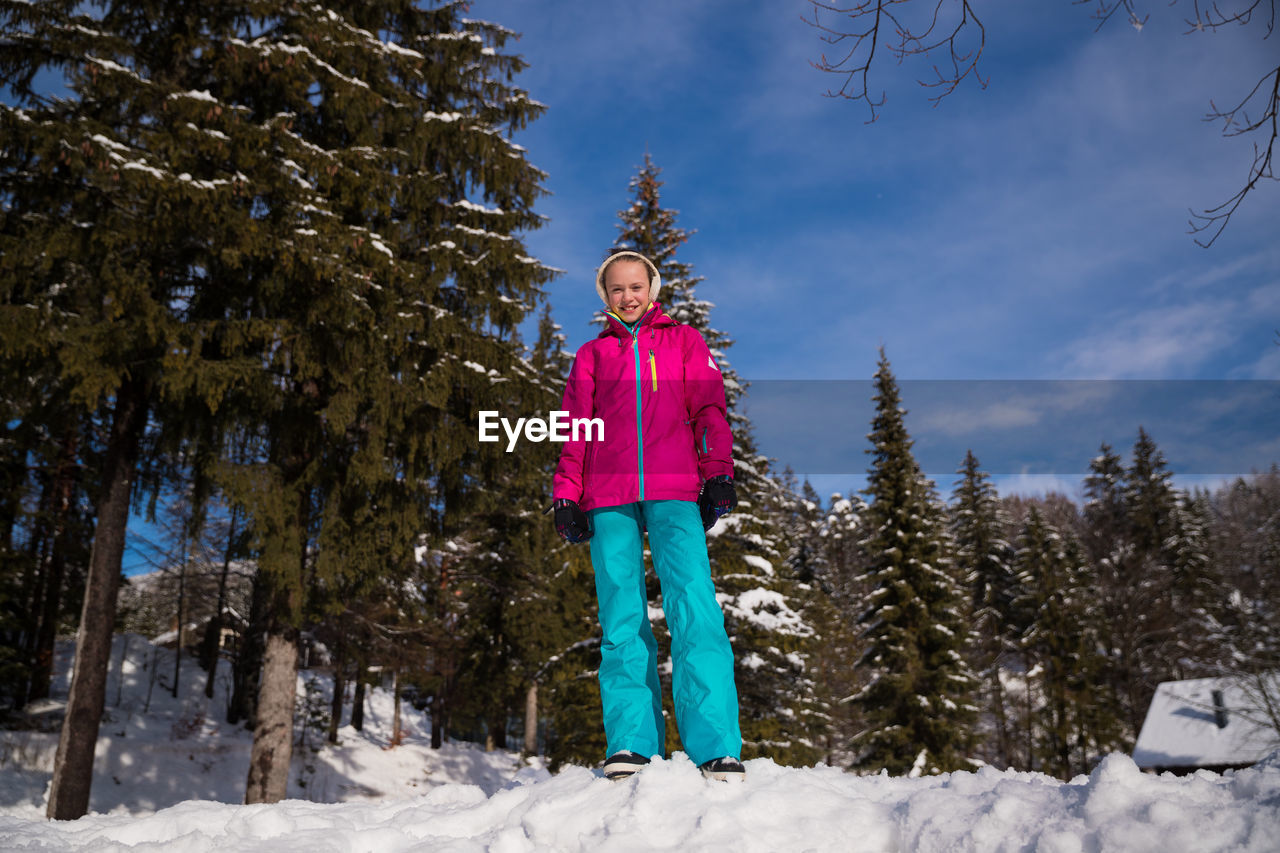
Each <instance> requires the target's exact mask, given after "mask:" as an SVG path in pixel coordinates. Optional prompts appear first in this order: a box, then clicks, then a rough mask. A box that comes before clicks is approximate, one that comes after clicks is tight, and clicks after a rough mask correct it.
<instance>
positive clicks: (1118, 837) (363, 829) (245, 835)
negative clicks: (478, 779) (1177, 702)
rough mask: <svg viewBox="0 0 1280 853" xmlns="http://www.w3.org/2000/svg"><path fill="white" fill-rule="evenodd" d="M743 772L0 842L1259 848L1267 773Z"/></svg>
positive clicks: (90, 847)
mask: <svg viewBox="0 0 1280 853" xmlns="http://www.w3.org/2000/svg"><path fill="white" fill-rule="evenodd" d="M747 774H748V775H747V780H746V782H745V783H743V784H740V785H736V784H725V783H718V782H708V781H707V780H705V779H703V778H702V777H701V775H700V774H699V773H698V771H697V769H696V768H695V767H694V766H693V764H692V763H691V762H690V761H689V760H688V759H687V758H686V757H685V756H684V755H683V754H681V753H677V754H676V755H675V756H674V757H673V758H672V759H670V760H667V761H655V762H654V763H653V764H652V765H650V766H649V767H647V768H645V769H644V770H643V771H642V772H641V773H639V774H637V775H636V776H634V777H632V778H631V779H629V780H626V781H623V782H609V781H607V780H605V779H603V778H602V777H601V776H600V775H599V772H598V771H592V770H588V769H585V768H581V767H571V768H567V769H565V770H564V771H563V772H561V773H559V774H558V775H555V776H549V775H548V774H547V773H546V772H545V771H540V770H527V771H523V772H521V773H518V774H517V775H516V777H515V778H514V779H513V780H511V781H510V782H508V783H507V785H506V787H504V788H502V789H500V790H498V791H496V792H495V793H493V794H492V795H486V794H485V792H484V790H483V789H482V788H481V787H480V786H478V785H469V784H457V783H454V784H447V785H441V786H438V787H435V788H432V789H431V790H430V791H428V792H426V793H425V794H424V795H422V796H418V797H415V798H404V799H383V800H380V801H377V802H349V803H340V804H332V805H323V804H319V803H310V802H302V801H297V800H289V801H285V802H283V803H279V804H276V805H272V806H231V805H223V804H218V803H207V802H187V803H182V804H180V805H177V806H173V807H171V808H167V809H164V810H162V811H159V812H156V813H155V814H152V815H148V816H143V817H131V816H126V815H91V816H89V817H85V818H82V819H80V820H78V821H73V822H66V823H46V822H43V821H32V820H27V819H22V818H16V817H0V848H3V849H6V850H17V849H20V850H71V851H95V852H96V851H123V850H135V851H137V850H147V851H153V850H154V851H158V850H164V851H193V853H194V851H213V850H224V849H234V850H239V851H270V852H271V853H290V852H291V851H298V853H323V851H378V853H390V851H402V850H450V851H502V853H517V851H532V850H563V851H574V850H584V851H585V850H591V851H624V850H625V851H629V850H734V851H777V850H816V851H827V850H829V851H837V850H839V851H846V850H850V849H857V850H859V851H863V852H864V853H872V851H898V850H911V851H942V850H983V851H1029V850H1036V851H1046V853H1077V851H1085V850H1107V851H1175V850H1193V849H1194V850H1198V851H1201V850H1221V851H1228V850H1229V851H1259V853H1262V851H1274V850H1275V844H1276V839H1277V838H1280V767H1276V766H1275V765H1274V763H1272V762H1269V763H1268V765H1267V766H1265V767H1261V768H1250V769H1248V770H1242V771H1236V772H1231V773H1227V774H1225V775H1218V774H1214V773H1208V772H1204V771H1202V772H1199V773H1196V774H1194V775H1192V776H1186V777H1174V776H1171V775H1168V774H1166V775H1162V776H1153V775H1150V774H1144V773H1141V772H1140V771H1139V770H1138V768H1137V766H1136V765H1135V764H1134V763H1133V761H1132V760H1131V759H1129V758H1127V757H1126V756H1123V755H1112V756H1109V757H1108V758H1107V759H1105V760H1104V761H1103V762H1102V763H1101V764H1100V765H1099V766H1098V768H1097V769H1096V770H1095V771H1094V772H1093V773H1092V774H1091V775H1089V776H1087V777H1085V776H1081V777H1078V778H1076V779H1074V780H1072V781H1071V782H1069V783H1063V782H1059V781H1057V780H1055V779H1052V778H1050V777H1047V776H1042V775H1040V774H1035V773H1018V772H1014V771H1005V772H1001V771H997V770H993V769H989V768H988V769H982V770H979V771H978V772H976V773H952V774H948V775H943V776H937V777H929V778H921V779H907V778H901V777H891V776H887V775H881V776H854V775H851V774H848V773H844V772H842V771H840V770H838V769H835V768H829V767H824V766H819V767H814V768H808V769H796V768H787V767H780V766H778V765H776V764H774V763H773V762H771V761H769V760H767V759H756V760H753V761H748V762H747Z"/></svg>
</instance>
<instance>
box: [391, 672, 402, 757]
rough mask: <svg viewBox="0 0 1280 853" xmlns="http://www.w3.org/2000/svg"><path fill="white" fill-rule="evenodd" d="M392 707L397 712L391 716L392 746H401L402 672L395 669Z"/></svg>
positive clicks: (392, 676) (393, 673) (392, 674)
mask: <svg viewBox="0 0 1280 853" xmlns="http://www.w3.org/2000/svg"><path fill="white" fill-rule="evenodd" d="M391 684H392V688H391V696H392V699H391V705H392V708H394V709H395V710H394V711H393V712H392V714H391V745H392V746H399V745H400V741H401V739H402V738H401V735H402V732H401V731H400V670H399V669H393V670H392V671H391Z"/></svg>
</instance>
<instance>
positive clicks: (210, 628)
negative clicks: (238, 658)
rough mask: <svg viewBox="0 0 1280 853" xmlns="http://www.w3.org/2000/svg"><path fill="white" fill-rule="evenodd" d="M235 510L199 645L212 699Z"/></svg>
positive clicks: (206, 685)
mask: <svg viewBox="0 0 1280 853" xmlns="http://www.w3.org/2000/svg"><path fill="white" fill-rule="evenodd" d="M236 512H237V510H236V508H235V507H232V508H231V520H230V522H229V524H228V527H227V547H226V548H225V549H223V552H222V573H221V574H220V575H219V576H218V606H217V609H215V610H214V611H213V618H212V619H210V620H209V624H208V625H207V626H206V627H205V632H204V640H203V642H202V643H201V645H200V666H201V667H203V668H204V671H205V672H207V673H208V674H209V677H208V678H206V679H205V682H204V695H205V698H207V699H212V698H213V685H214V679H215V677H216V676H217V674H218V660H219V658H220V657H221V650H222V614H223V613H225V612H226V609H227V577H228V576H229V575H230V574H231V552H232V548H233V543H234V542H235V539H236Z"/></svg>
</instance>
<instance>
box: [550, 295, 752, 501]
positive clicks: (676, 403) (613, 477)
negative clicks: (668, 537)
mask: <svg viewBox="0 0 1280 853" xmlns="http://www.w3.org/2000/svg"><path fill="white" fill-rule="evenodd" d="M607 316H608V318H609V327H608V328H607V329H605V330H604V331H603V332H601V333H600V336H599V337H597V338H596V339H595V340H592V341H588V342H587V343H585V344H583V345H582V346H581V347H580V348H579V349H578V353H577V356H576V357H575V358H574V361H573V368H572V369H571V370H570V371H569V381H568V384H567V385H566V386H565V390H564V403H563V405H562V406H561V408H562V409H564V410H565V411H567V412H568V413H569V417H570V418H571V419H577V418H599V419H601V420H602V421H603V422H604V440H603V441H594V440H591V441H588V440H586V431H585V430H581V429H580V430H579V433H578V440H577V441H572V440H571V441H567V442H565V444H564V448H563V449H562V450H561V451H560V464H559V465H557V466H556V473H555V479H554V480H553V481H552V497H554V498H568V499H569V500H573V501H577V502H578V504H579V506H581V507H582V509H584V510H589V509H593V508H595V507H601V506H618V505H620V504H627V503H632V502H634V501H642V500H671V499H675V500H687V501H692V500H697V497H698V490H699V488H700V487H701V485H702V481H703V480H706V479H708V478H710V477H714V476H716V475H719V474H728V475H730V476H732V475H733V436H732V434H731V433H730V432H729V422H728V420H727V419H726V417H725V397H724V379H723V378H722V377H721V376H720V368H718V367H717V366H716V363H715V360H714V359H712V357H711V352H710V351H709V350H708V349H707V344H706V341H704V340H703V339H702V336H701V335H700V334H698V332H697V330H696V329H694V328H693V327H691V326H683V325H680V324H679V323H677V322H675V321H674V320H672V319H671V318H670V317H668V316H667V315H666V314H665V313H663V311H662V306H661V305H660V304H659V303H657V302H655V303H654V304H653V305H652V306H651V307H650V309H649V310H648V311H647V312H646V313H645V315H644V316H643V317H641V318H640V320H639V322H637V323H636V325H635V330H634V332H633V331H630V330H628V329H627V327H626V326H625V325H623V324H622V322H621V321H620V320H618V318H617V317H615V316H614V315H612V314H608V315H607ZM595 437H596V436H595V434H594V433H593V434H591V438H595Z"/></svg>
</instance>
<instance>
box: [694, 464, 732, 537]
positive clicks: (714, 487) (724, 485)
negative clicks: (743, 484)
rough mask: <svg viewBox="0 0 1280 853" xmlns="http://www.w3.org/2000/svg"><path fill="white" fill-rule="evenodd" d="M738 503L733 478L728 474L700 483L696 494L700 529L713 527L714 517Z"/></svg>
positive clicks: (716, 517) (728, 510) (714, 523)
mask: <svg viewBox="0 0 1280 853" xmlns="http://www.w3.org/2000/svg"><path fill="white" fill-rule="evenodd" d="M737 505H738V493H737V492H735V491H734V489H733V478H732V477H730V476H729V475H728V474H720V475H719V476H716V477H712V478H711V479H710V480H707V481H706V482H705V483H703V484H702V492H701V493H700V494H699V495H698V512H699V513H700V514H701V515H702V529H703V530H710V529H711V528H713V527H715V525H716V519H718V518H720V516H722V515H724V514H725V513H727V512H730V511H731V510H732V509H733V508H734V507H736V506H737Z"/></svg>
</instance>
